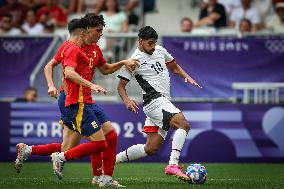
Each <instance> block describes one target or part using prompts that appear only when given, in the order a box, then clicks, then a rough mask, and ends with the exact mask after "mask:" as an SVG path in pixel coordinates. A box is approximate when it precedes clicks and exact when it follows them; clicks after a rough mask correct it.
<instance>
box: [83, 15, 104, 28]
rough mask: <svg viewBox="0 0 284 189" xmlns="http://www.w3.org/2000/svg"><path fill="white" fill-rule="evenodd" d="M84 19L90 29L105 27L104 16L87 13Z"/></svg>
mask: <svg viewBox="0 0 284 189" xmlns="http://www.w3.org/2000/svg"><path fill="white" fill-rule="evenodd" d="M82 19H84V21H85V22H86V24H87V26H88V27H97V26H99V25H102V26H105V21H104V17H103V15H96V14H95V13H87V14H86V15H85V16H84V17H83V18H82Z"/></svg>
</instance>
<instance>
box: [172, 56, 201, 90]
mask: <svg viewBox="0 0 284 189" xmlns="http://www.w3.org/2000/svg"><path fill="white" fill-rule="evenodd" d="M167 67H168V69H169V70H171V71H172V72H173V73H174V74H177V75H179V76H180V77H182V78H184V82H186V83H191V84H192V85H195V86H197V87H199V88H202V87H201V86H200V85H199V84H198V83H197V82H196V81H195V80H194V79H193V78H192V77H190V75H188V74H187V73H186V72H185V71H184V70H183V69H182V68H181V67H180V66H179V65H178V64H177V63H176V61H175V60H174V61H173V62H172V63H170V64H168V65H167Z"/></svg>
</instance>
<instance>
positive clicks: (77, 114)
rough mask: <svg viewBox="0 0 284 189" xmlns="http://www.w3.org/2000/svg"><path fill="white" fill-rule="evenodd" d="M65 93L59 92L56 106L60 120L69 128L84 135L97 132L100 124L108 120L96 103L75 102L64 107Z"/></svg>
mask: <svg viewBox="0 0 284 189" xmlns="http://www.w3.org/2000/svg"><path fill="white" fill-rule="evenodd" d="M65 98H66V96H65V93H64V92H60V95H59V99H58V106H59V109H60V113H61V120H62V121H63V123H64V124H65V125H66V126H67V127H68V128H70V129H71V130H74V131H77V132H79V133H81V134H82V135H84V136H90V135H92V134H93V133H95V132H97V131H98V130H99V129H100V127H101V125H102V124H104V123H105V122H107V121H109V117H108V116H107V115H106V114H105V113H104V111H103V109H102V108H100V107H99V106H98V105H97V104H85V103H77V104H72V105H70V106H69V107H65Z"/></svg>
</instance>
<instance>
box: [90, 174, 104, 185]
mask: <svg viewBox="0 0 284 189" xmlns="http://www.w3.org/2000/svg"><path fill="white" fill-rule="evenodd" d="M101 179H102V176H94V177H93V179H92V184H93V185H99V183H100V181H101Z"/></svg>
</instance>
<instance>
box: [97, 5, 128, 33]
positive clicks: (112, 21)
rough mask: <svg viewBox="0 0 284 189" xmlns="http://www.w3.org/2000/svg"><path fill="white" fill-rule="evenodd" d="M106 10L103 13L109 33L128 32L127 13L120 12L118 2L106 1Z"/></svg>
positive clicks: (106, 29)
mask: <svg viewBox="0 0 284 189" xmlns="http://www.w3.org/2000/svg"><path fill="white" fill-rule="evenodd" d="M105 5H106V10H105V11H102V12H101V14H102V15H103V17H104V19H105V23H106V27H105V31H107V32H128V22H127V16H126V13H125V12H123V11H120V10H119V8H118V3H117V0H106V4H105Z"/></svg>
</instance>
